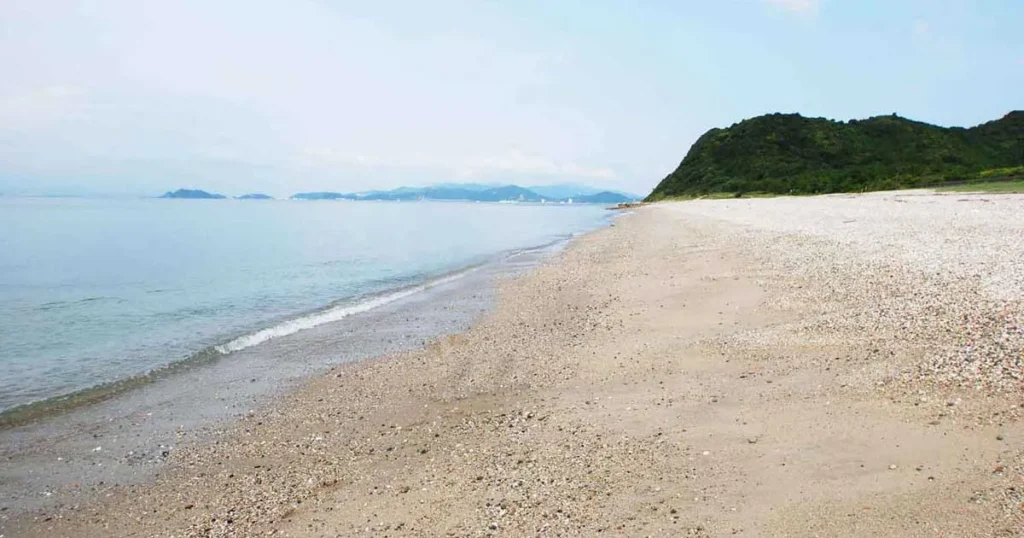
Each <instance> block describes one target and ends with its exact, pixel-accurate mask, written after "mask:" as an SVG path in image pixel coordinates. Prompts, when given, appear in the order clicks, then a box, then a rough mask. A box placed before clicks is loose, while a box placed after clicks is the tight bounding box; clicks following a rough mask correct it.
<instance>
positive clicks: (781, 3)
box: [761, 0, 818, 16]
mask: <svg viewBox="0 0 1024 538" xmlns="http://www.w3.org/2000/svg"><path fill="white" fill-rule="evenodd" d="M761 1H762V2H764V3H766V4H769V5H771V6H775V7H777V8H779V9H783V10H785V11H789V12H790V13H795V14H798V15H805V16H809V15H814V14H815V13H817V12H818V0H761Z"/></svg>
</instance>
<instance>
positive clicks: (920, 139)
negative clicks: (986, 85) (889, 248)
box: [648, 111, 1024, 200]
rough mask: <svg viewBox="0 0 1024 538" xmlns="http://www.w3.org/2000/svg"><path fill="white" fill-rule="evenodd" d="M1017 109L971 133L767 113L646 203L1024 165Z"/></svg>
mask: <svg viewBox="0 0 1024 538" xmlns="http://www.w3.org/2000/svg"><path fill="white" fill-rule="evenodd" d="M1022 139H1024V111H1014V112H1011V113H1009V114H1007V115H1006V116H1004V117H1003V118H1002V119H999V120H996V121H992V122H989V123H985V124H983V125H979V126H977V127H972V128H970V129H964V128H960V127H951V128H945V127H938V126H935V125H929V124H927V123H921V122H916V121H912V120H908V119H905V118H901V117H898V116H895V115H893V116H878V117H874V118H870V119H867V120H860V121H858V120H851V121H849V122H841V121H832V120H828V119H824V118H805V117H803V116H800V115H799V114H770V115H766V116H759V117H756V118H753V119H749V120H745V121H742V122H740V123H737V124H735V125H733V126H731V127H728V128H725V129H711V130H710V131H708V132H707V133H705V134H704V135H703V136H701V137H700V138H699V139H698V140H697V142H696V143H694V145H693V146H692V147H691V148H690V151H689V153H687V155H686V158H684V159H683V161H682V163H680V165H679V167H678V168H677V169H676V170H675V171H674V172H672V173H671V174H669V175H668V176H667V177H666V178H665V179H663V180H662V181H661V183H659V184H658V186H657V187H655V189H654V191H653V192H652V193H651V195H650V196H649V197H648V199H649V200H657V199H661V198H664V197H667V196H686V195H698V194H709V193H719V192H731V193H743V192H768V193H794V194H809V193H825V192H856V191H864V190H882V189H890V188H903V187H919V186H925V185H928V184H932V183H937V182H941V181H951V180H957V179H971V178H976V177H979V175H980V174H982V173H983V172H985V171H988V172H987V174H989V175H999V174H1000V172H999V171H998V170H996V169H1000V168H1008V167H1019V166H1024V140H1022Z"/></svg>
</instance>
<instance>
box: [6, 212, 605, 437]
mask: <svg viewBox="0 0 1024 538" xmlns="http://www.w3.org/2000/svg"><path fill="white" fill-rule="evenodd" d="M609 222H611V221H609ZM606 225H607V224H603V225H601V227H603V226H606ZM583 233H587V232H583ZM573 237H574V235H567V236H566V237H563V238H559V239H556V240H554V241H551V242H549V243H544V244H540V245H536V246H532V247H526V248H521V249H514V250H511V251H505V252H500V253H498V254H496V255H494V256H492V257H491V258H490V259H487V260H484V261H472V262H471V263H469V264H467V265H464V266H460V267H457V268H454V269H451V270H448V271H445V272H441V273H437V274H430V275H421V276H417V277H413V278H410V279H408V280H406V281H404V282H403V283H401V284H399V285H397V286H394V287H385V288H381V289H377V290H373V291H369V292H366V293H363V294H360V295H356V296H353V297H346V298H343V299H338V300H334V301H331V302H329V303H327V304H325V305H323V306H320V307H317V308H314V309H311V310H307V311H304V312H299V313H296V314H294V315H291V316H288V317H285V318H280V319H271V320H266V321H265V322H264V323H263V324H262V325H263V327H261V328H254V329H250V330H246V331H242V332H240V333H237V334H234V335H229V336H225V337H223V338H222V339H221V340H220V342H219V343H214V344H210V345H207V346H206V347H203V348H202V349H199V350H197V351H195V352H192V353H190V354H189V355H187V356H185V357H183V358H179V359H175V360H172V361H170V362H168V363H166V364H164V365H162V366H158V367H156V368H153V369H151V370H148V371H145V372H140V373H136V374H131V375H128V376H126V377H122V378H119V379H116V380H113V381H109V382H106V383H102V384H100V385H95V386H91V387H86V388H83V389H78V390H74V391H72V392H69V393H66V394H58V395H55V396H50V397H47V398H44V399H41V400H35V401H30V402H27V403H23V404H18V405H15V406H13V407H10V408H7V409H0V432H2V431H4V430H7V429H11V428H17V427H20V426H26V425H30V424H31V423H32V422H34V421H37V420H44V419H46V418H47V417H51V416H54V415H57V414H61V413H69V412H74V411H75V410H76V409H79V408H82V407H86V406H89V405H95V404H98V403H102V402H104V401H107V400H110V399H112V398H116V397H118V396H120V395H122V394H124V393H125V392H127V391H131V390H138V389H141V388H143V387H145V386H146V385H149V384H151V383H154V382H156V381H158V380H161V379H163V378H166V377H169V376H174V375H175V374H180V373H182V372H185V371H187V370H189V369H191V368H198V367H202V366H203V365H204V364H207V363H210V362H213V361H217V360H220V359H223V358H226V357H228V356H229V355H231V354H232V353H237V352H239V351H242V350H245V349H248V348H250V347H253V346H257V345H260V344H263V343H266V342H268V341H269V340H273V339H276V338H282V337H287V336H291V335H293V334H295V333H297V332H300V331H304V330H309V329H314V328H316V327H319V326H320V325H325V324H330V323H337V322H341V321H343V320H344V319H346V318H348V317H351V316H353V315H358V314H363V313H366V312H369V311H371V310H374V309H376V308H379V307H382V306H385V305H388V304H390V303H393V302H396V301H401V300H403V299H406V298H408V297H411V296H413V295H415V294H418V293H423V292H427V291H429V290H431V289H433V288H436V287H439V286H444V285H446V284H450V283H452V282H455V281H457V280H459V279H461V278H464V277H466V276H468V275H470V274H471V273H474V272H476V271H478V270H481V269H483V270H487V269H490V270H492V271H493V270H494V268H495V267H499V266H502V265H503V264H506V263H507V261H508V260H509V259H512V258H515V257H517V256H524V255H526V256H530V255H533V254H539V253H545V252H553V251H556V250H558V249H559V248H562V247H563V246H564V245H565V244H567V243H568V242H569V241H571V240H572V239H573Z"/></svg>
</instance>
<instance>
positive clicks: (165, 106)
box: [0, 0, 1024, 196]
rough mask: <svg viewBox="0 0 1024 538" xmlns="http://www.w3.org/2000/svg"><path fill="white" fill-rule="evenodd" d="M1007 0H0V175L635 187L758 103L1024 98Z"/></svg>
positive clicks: (847, 113) (105, 181)
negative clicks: (714, 130) (711, 129)
mask: <svg viewBox="0 0 1024 538" xmlns="http://www.w3.org/2000/svg"><path fill="white" fill-rule="evenodd" d="M1021 28H1024V2H1021V1H1020V0H974V1H971V0H718V1H707V0H674V1H673V0H661V1H658V0H649V1H643V2H627V1H625V0H622V1H610V0H609V1H604V0H559V1H549V0H537V1H534V0H516V1H501V2H499V1H469V0H466V1H461V0H452V1H448V0H433V1H430V2H422V1H419V0H415V1H412V0H410V1H403V2H400V1H388V0H380V1H374V2H365V1H357V2H347V1H327V0H319V1H318V0H289V1H287V2H284V1H275V2H271V1H265V0H218V1H216V2H209V1H207V0H176V1H174V2H166V1H149V0H104V1H100V0H95V1H78V2H72V1H59V0H3V2H0V192H4V193H8V194H78V195H83V194H85V195H89V194H91V195H154V194H160V193H162V192H164V191H167V190H172V189H175V188H178V187H193V188H203V189H206V190H211V191H217V192H223V193H225V194H229V195H238V194H243V193H247V192H266V193H270V194H272V195H275V196H287V195H290V194H292V193H294V192H300V191H318V190H330V191H361V190H367V189H374V188H391V187H397V186H400V185H426V184H431V183H439V182H460V181H466V182H484V183H517V184H520V185H533V184H553V183H563V182H575V183H583V184H588V185H593V186H595V187H598V188H609V189H619V190H625V191H629V192H635V193H638V194H646V193H647V192H649V191H650V189H651V188H653V187H654V185H655V184H656V183H657V182H658V181H659V180H660V179H661V178H663V177H664V176H665V175H666V174H668V173H669V172H671V171H672V170H673V169H674V168H675V167H676V166H677V165H678V164H679V161H680V160H682V158H683V157H684V156H685V154H686V151H687V150H688V149H689V147H690V145H691V144H692V143H693V142H694V141H695V140H696V139H697V138H698V137H699V136H700V135H701V134H702V133H704V132H705V131H707V130H708V129H710V128H713V127H724V126H728V125H731V124H733V123H736V122H738V121H740V120H742V119H744V118H749V117H752V116H757V115H760V114H765V113H771V112H799V113H802V114H804V115H806V116H823V117H829V118H834V119H841V120H847V119H853V118H864V117H868V116H873V115H880V114H892V113H898V114H900V115H901V116H905V117H910V118H913V119H917V120H921V121H927V122H929V123H936V124H940V125H962V126H971V125H976V124H979V123H983V122H986V121H990V120H994V119H997V118H1000V117H1002V116H1003V115H1004V114H1006V113H1007V112H1009V111H1010V110H1014V109H1022V108H1024V31H1021Z"/></svg>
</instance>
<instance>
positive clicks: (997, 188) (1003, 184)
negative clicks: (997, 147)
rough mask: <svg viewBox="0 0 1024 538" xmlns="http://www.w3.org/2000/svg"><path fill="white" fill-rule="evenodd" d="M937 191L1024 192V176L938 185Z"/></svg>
mask: <svg viewBox="0 0 1024 538" xmlns="http://www.w3.org/2000/svg"><path fill="white" fill-rule="evenodd" d="M935 190H937V191H939V192H986V193H997V194H998V193H1003V194H1013V193H1024V178H1022V179H1018V180H1016V181H985V182H981V183H967V184H964V185H953V186H951V187H940V188H938V189H935Z"/></svg>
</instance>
